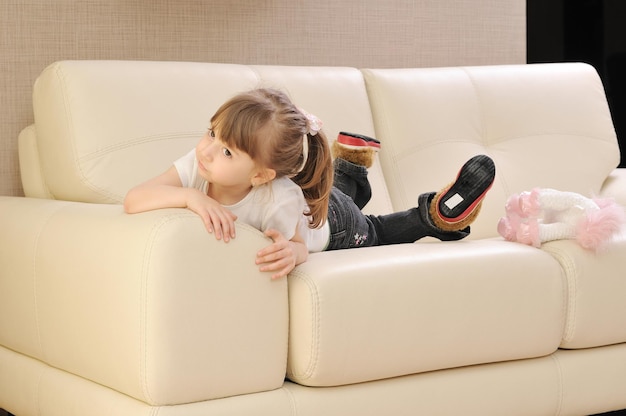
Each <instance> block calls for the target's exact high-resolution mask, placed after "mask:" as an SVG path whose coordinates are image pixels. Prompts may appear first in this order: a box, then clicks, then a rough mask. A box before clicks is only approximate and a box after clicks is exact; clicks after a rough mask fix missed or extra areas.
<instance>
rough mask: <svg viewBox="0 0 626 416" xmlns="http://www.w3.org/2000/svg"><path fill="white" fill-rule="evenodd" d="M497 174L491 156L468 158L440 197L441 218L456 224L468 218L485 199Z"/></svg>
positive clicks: (438, 206)
mask: <svg viewBox="0 0 626 416" xmlns="http://www.w3.org/2000/svg"><path fill="white" fill-rule="evenodd" d="M495 176H496V167H495V164H494V163H493V160H491V158H490V157H488V156H485V155H478V156H474V157H473V158H471V159H470V160H468V161H467V162H466V163H465V164H464V165H463V167H462V168H461V170H459V173H458V175H457V178H456V180H455V181H454V183H453V184H452V185H451V186H450V187H449V188H448V189H447V190H446V191H445V192H444V193H443V194H442V195H441V196H440V197H439V201H438V203H437V214H438V216H439V217H440V218H441V220H443V221H445V222H447V223H451V224H454V223H457V222H460V221H463V220H464V219H465V218H467V216H469V215H470V214H471V213H472V211H474V209H475V208H476V207H477V206H478V204H480V202H481V201H482V200H483V198H484V197H485V195H486V194H487V191H489V189H490V188H491V186H492V185H493V181H494V179H495Z"/></svg>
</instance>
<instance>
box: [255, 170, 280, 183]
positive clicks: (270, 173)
mask: <svg viewBox="0 0 626 416" xmlns="http://www.w3.org/2000/svg"><path fill="white" fill-rule="evenodd" d="M274 178H276V171H275V170H274V169H270V168H262V169H259V170H258V171H257V172H256V173H255V174H254V176H253V177H252V179H251V182H252V186H259V185H263V184H265V183H268V182H271V181H273V180H274Z"/></svg>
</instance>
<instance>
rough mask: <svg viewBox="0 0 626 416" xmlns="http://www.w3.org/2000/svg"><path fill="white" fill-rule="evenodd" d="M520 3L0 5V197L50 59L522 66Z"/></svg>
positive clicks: (10, 188)
mask: <svg viewBox="0 0 626 416" xmlns="http://www.w3.org/2000/svg"><path fill="white" fill-rule="evenodd" d="M525 28H526V6H525V0H412V1H411V0H385V1H381V0H310V1H307V0H169V1H166V0H0V35H1V36H0V195H22V190H21V184H20V180H19V166H18V159H17V135H18V133H19V131H20V130H21V129H22V128H24V127H26V126H27V125H28V124H30V123H32V118H33V116H32V109H31V90H32V84H33V82H34V80H35V78H36V77H37V75H38V74H39V73H40V72H41V70H42V69H43V68H44V67H46V66H47V65H48V64H50V63H52V62H54V61H57V60H62V59H138V60H176V61H203V62H231V63H244V64H282V65H343V66H353V67H361V68H362V67H369V68H375V67H379V68H380V67H420V66H455V65H488V64H507V63H524V62H525V61H526V29H525Z"/></svg>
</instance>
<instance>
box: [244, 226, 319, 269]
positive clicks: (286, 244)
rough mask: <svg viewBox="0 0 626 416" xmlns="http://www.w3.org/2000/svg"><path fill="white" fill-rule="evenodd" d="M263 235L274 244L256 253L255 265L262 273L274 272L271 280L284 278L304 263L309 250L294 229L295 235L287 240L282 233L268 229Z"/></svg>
mask: <svg viewBox="0 0 626 416" xmlns="http://www.w3.org/2000/svg"><path fill="white" fill-rule="evenodd" d="M265 235H266V236H268V237H270V238H271V239H272V240H273V241H274V242H273V243H272V244H270V245H269V246H267V247H265V248H264V249H262V250H260V251H259V252H258V253H257V258H256V264H258V265H260V267H259V270H261V271H262V272H276V273H274V274H273V275H272V279H278V278H281V277H285V276H287V275H288V274H289V272H291V271H292V270H293V269H294V268H295V267H296V266H297V265H298V264H301V263H304V262H305V261H306V259H307V258H308V256H309V250H308V248H307V246H306V245H305V244H304V240H302V237H301V236H300V233H299V232H298V229H297V227H296V234H295V235H294V236H293V238H292V239H291V240H287V239H286V238H285V237H284V236H283V235H282V233H280V232H279V231H277V230H274V229H269V230H267V231H265Z"/></svg>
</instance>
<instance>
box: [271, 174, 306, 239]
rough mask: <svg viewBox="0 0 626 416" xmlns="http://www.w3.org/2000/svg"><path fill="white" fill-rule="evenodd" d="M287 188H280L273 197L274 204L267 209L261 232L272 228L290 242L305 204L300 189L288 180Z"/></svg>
mask: <svg viewBox="0 0 626 416" xmlns="http://www.w3.org/2000/svg"><path fill="white" fill-rule="evenodd" d="M285 180H286V181H289V182H290V185H289V186H286V187H282V188H281V191H280V192H277V193H276V194H275V195H274V204H272V205H271V207H270V209H268V211H267V214H266V216H265V219H264V221H263V224H262V228H263V229H262V231H265V230H267V229H270V228H273V229H276V230H278V231H280V233H281V234H282V235H283V236H284V237H285V238H286V239H287V240H291V239H292V238H293V236H294V235H295V233H296V228H297V227H298V224H299V223H300V221H301V219H302V216H303V215H304V214H303V213H304V210H305V208H306V203H305V200H304V195H303V194H302V189H300V187H299V186H298V185H296V184H295V183H293V182H291V180H289V179H285Z"/></svg>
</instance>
